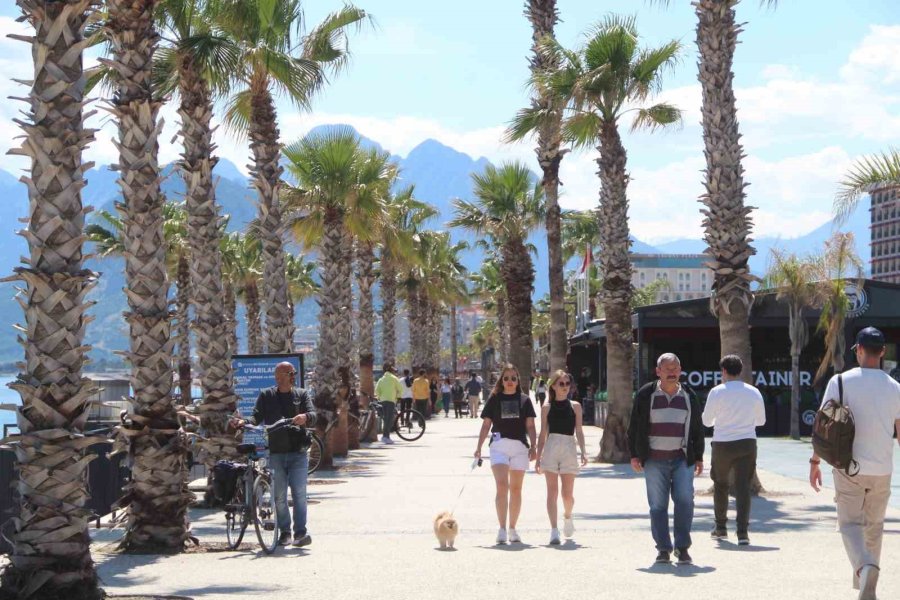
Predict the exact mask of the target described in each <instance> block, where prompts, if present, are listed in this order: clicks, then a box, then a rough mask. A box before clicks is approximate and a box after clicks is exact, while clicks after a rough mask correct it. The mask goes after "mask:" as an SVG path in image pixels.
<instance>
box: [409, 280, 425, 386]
mask: <svg viewBox="0 0 900 600" xmlns="http://www.w3.org/2000/svg"><path fill="white" fill-rule="evenodd" d="M406 316H407V318H406V324H407V327H409V362H410V367H412V370H413V371H415V369H416V367H418V365H419V361H421V360H422V357H421V355H420V349H419V347H420V343H419V337H420V331H419V330H420V327H421V323H420V322H419V290H418V288H412V289H410V290H409V291H408V292H407V294H406Z"/></svg>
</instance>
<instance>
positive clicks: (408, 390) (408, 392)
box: [400, 377, 413, 398]
mask: <svg viewBox="0 0 900 600" xmlns="http://www.w3.org/2000/svg"><path fill="white" fill-rule="evenodd" d="M409 381H410V384H409V385H406V377H401V378H400V385H402V386H403V395H402V396H401V398H412V397H413V395H412V377H410V378H409Z"/></svg>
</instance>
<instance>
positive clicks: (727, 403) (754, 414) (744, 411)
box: [703, 381, 766, 442]
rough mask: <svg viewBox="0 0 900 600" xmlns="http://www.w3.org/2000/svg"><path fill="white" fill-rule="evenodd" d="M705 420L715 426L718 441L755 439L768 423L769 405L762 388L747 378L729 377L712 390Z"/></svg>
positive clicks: (706, 423)
mask: <svg viewBox="0 0 900 600" xmlns="http://www.w3.org/2000/svg"><path fill="white" fill-rule="evenodd" d="M703 424H704V425H706V426H707V427H715V429H714V430H713V439H712V441H714V442H734V441H737V440H755V439H756V428H757V427H759V426H760V425H765V424H766V405H765V403H764V402H763V397H762V394H760V393H759V390H758V389H756V388H755V387H753V386H752V385H750V384H749V383H744V382H743V381H726V382H725V383H721V384H719V385H717V386H716V387H714V388H713V389H711V390H709V395H707V396H706V407H705V408H704V409H703Z"/></svg>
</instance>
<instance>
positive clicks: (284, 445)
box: [234, 362, 316, 546]
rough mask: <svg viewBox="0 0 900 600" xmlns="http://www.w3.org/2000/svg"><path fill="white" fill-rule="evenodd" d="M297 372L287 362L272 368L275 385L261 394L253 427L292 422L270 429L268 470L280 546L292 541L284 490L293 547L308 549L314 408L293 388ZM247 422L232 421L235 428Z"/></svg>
mask: <svg viewBox="0 0 900 600" xmlns="http://www.w3.org/2000/svg"><path fill="white" fill-rule="evenodd" d="M296 377H297V371H296V370H295V369H294V365H292V364H291V363H289V362H282V363H279V364H278V365H277V366H276V367H275V386H274V387H271V388H268V389H265V390H263V391H262V392H260V394H259V397H258V398H257V399H256V406H254V408H253V417H252V419H251V420H252V422H253V424H254V425H274V424H275V423H277V422H278V421H280V420H282V419H291V425H292V426H291V427H279V428H273V429H270V430H269V469H270V470H271V471H272V482H273V484H274V493H275V513H276V517H277V523H278V528H279V529H280V530H281V536H280V537H279V539H278V543H279V545H282V546H286V545H287V544H288V542H290V541H291V514H290V512H289V511H288V503H287V489H288V487H290V488H291V498H292V499H293V501H294V515H293V522H294V532H293V533H294V539H293V545H294V546H307V545H309V544H310V543H311V542H312V537H310V535H309V533H307V531H306V478H307V469H308V461H309V457H308V455H307V450H308V449H309V444H310V434H309V432H308V431H307V430H306V428H308V427H312V426H314V425H315V424H316V409H315V407H314V406H313V402H312V399H311V398H310V396H309V393H308V392H307V391H306V390H304V389H303V388H298V387H294V382H295V381H296ZM246 422H247V421H246V420H244V419H235V420H234V425H235V426H236V427H241V426H243V425H244V424H245V423H246Z"/></svg>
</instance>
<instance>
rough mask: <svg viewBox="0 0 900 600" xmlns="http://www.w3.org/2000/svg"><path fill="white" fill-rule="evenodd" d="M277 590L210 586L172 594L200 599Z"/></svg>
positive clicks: (256, 586) (258, 587)
mask: <svg viewBox="0 0 900 600" xmlns="http://www.w3.org/2000/svg"><path fill="white" fill-rule="evenodd" d="M277 589H278V588H276V587H271V586H268V587H267V586H261V585H255V586H254V585H211V586H207V587H202V588H192V589H185V590H176V591H174V592H173V594H177V595H181V596H192V597H194V598H202V597H204V596H217V597H218V596H224V595H227V594H235V595H239V594H241V593H247V592H274V591H275V590H277Z"/></svg>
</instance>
